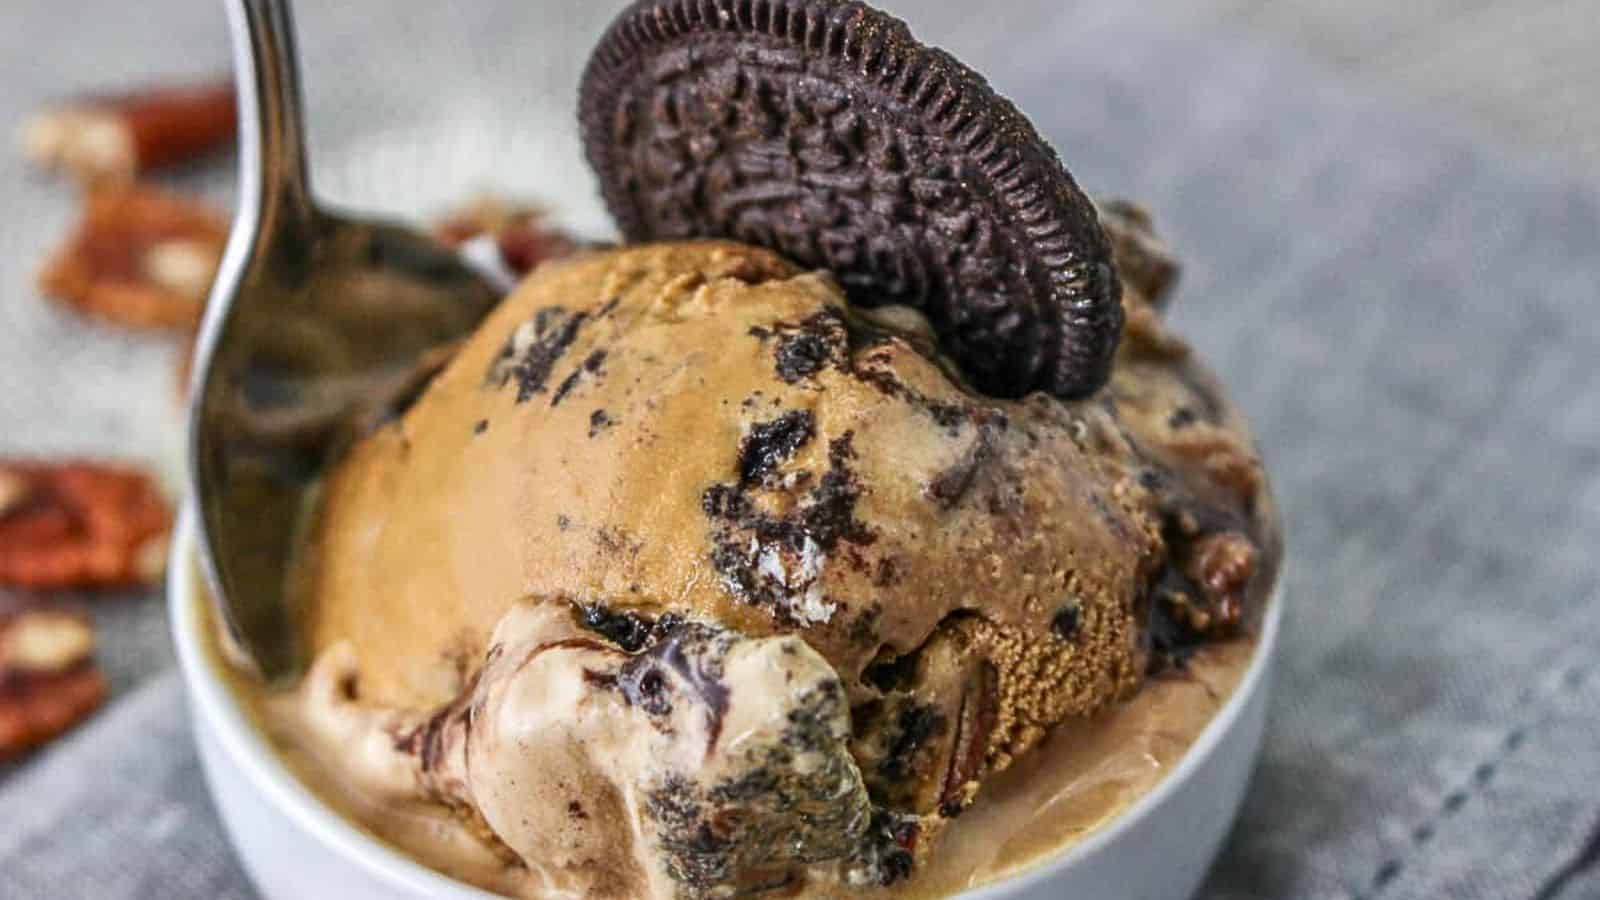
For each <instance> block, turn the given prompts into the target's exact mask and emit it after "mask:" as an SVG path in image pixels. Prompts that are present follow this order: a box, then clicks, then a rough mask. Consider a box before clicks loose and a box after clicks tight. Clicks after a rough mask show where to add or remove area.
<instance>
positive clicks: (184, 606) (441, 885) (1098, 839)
mask: <svg viewBox="0 0 1600 900" xmlns="http://www.w3.org/2000/svg"><path fill="white" fill-rule="evenodd" d="M194 545H195V533H194V510H193V507H192V505H191V504H189V503H185V504H184V507H183V509H182V510H181V511H180V513H179V516H178V522H177V526H176V527H175V528H174V530H173V541H172V549H171V558H170V560H169V563H168V566H167V604H168V611H169V618H170V623H169V624H170V627H171V630H172V637H173V643H174V645H175V647H176V650H177V656H178V662H179V667H180V669H181V670H182V671H183V676H184V683H185V685H186V687H187V689H188V691H189V697H190V700H191V703H192V704H193V707H194V713H195V715H196V716H197V717H198V718H200V719H203V720H205V721H206V722H207V723H208V724H210V725H211V726H212V727H211V728H210V734H211V736H212V737H213V739H214V740H216V741H217V743H218V744H219V745H220V746H221V748H222V749H223V751H224V752H225V753H227V755H228V756H229V758H230V759H231V760H232V761H233V762H234V763H235V764H236V765H237V766H238V767H239V769H240V771H241V772H242V773H243V774H244V775H245V777H246V778H247V779H248V780H249V782H250V784H251V786H252V787H253V788H254V789H255V790H256V791H257V792H258V793H259V794H261V795H263V796H264V797H265V798H266V799H267V800H268V802H270V803H271V804H272V805H273V806H274V808H276V809H277V811H278V812H279V813H280V814H281V815H283V816H284V817H285V818H287V819H289V820H290V821H291V822H294V823H295V824H296V825H298V826H299V827H301V828H303V829H305V831H306V832H308V833H309V834H310V835H311V836H312V837H314V838H315V839H316V840H317V841H318V842H320V843H321V844H323V845H324V846H326V847H329V848H330V849H332V850H333V851H334V852H335V854H336V855H338V856H341V857H343V858H345V859H348V860H351V861H352V862H353V863H354V864H356V865H357V866H359V867H360V868H361V869H362V870H364V871H365V872H367V873H368V874H370V875H372V876H373V877H375V878H377V879H379V880H380V881H381V882H383V883H384V884H385V885H388V886H391V887H394V888H404V889H409V890H413V891H415V890H423V891H426V892H427V893H428V894H429V896H435V897H440V898H446V900H494V898H498V897H500V896H501V895H499V894H494V893H490V892H488V891H485V890H483V889H481V888H477V887H474V886H472V885H468V884H465V883H463V882H461V881H458V880H456V879H454V878H451V877H449V876H447V875H444V874H442V873H440V872H436V871H434V870H433V869H430V868H428V867H427V866H425V865H423V864H422V863H419V862H417V861H415V860H413V859H411V858H410V857H409V856H407V855H406V854H405V853H403V852H402V851H400V850H399V849H398V848H396V847H393V846H390V845H389V844H387V843H384V842H383V841H382V840H380V839H379V838H377V837H376V836H374V835H372V834H370V833H368V832H367V831H365V830H363V829H362V828H360V827H359V826H357V825H355V824H354V823H352V822H350V821H349V820H347V819H346V818H345V817H344V816H342V815H341V814H340V813H338V812H337V811H335V810H334V809H333V808H332V807H331V806H329V805H328V804H327V803H326V802H324V801H323V800H322V799H321V798H320V797H318V796H317V795H316V793H315V792H313V791H312V790H311V789H310V788H309V787H307V786H306V785H305V784H304V783H302V782H301V781H300V779H299V778H297V777H296V776H295V775H294V773H293V772H291V771H290V770H289V768H288V766H287V765H286V764H285V763H284V762H283V760H282V759H281V758H280V757H279V755H278V752H277V751H276V750H274V749H273V748H272V747H271V745H270V744H269V743H268V741H267V738H266V736H265V735H263V734H261V732H260V730H259V729H258V728H257V727H256V725H255V724H254V723H253V722H252V721H251V720H250V717H249V716H248V714H247V713H246V712H245V711H244V708H243V706H242V705H241V703H240V702H239V700H238V698H237V697H236V696H235V695H234V692H233V690H232V689H231V688H230V687H229V686H228V685H227V683H226V680H225V679H224V678H223V677H221V675H220V673H218V672H216V671H215V670H214V663H213V659H212V657H211V654H209V653H207V652H206V650H205V648H204V646H203V644H202V641H201V637H200V635H199V633H198V631H199V620H198V617H197V616H196V614H195V606H196V604H197V603H198V602H199V592H198V591H196V590H195V587H196V582H197V578H198V572H197V571H196V570H195V568H194V566H193V565H191V563H190V560H191V557H192V554H193V552H194ZM1282 593H1283V572H1282V571H1281V567H1280V571H1279V572H1278V573H1277V575H1276V582H1275V584H1274V585H1273V587H1272V590H1271V591H1270V592H1269V594H1268V599H1267V608H1266V611H1265V614H1264V615H1263V617H1262V624H1261V628H1260V632H1259V636H1258V638H1257V641H1256V647H1255V652H1254V653H1253V654H1252V655H1251V659H1250V665H1249V666H1248V667H1247V668H1246V670H1245V673H1244V676H1243V677H1242V678H1241V679H1240V680H1239V683H1238V685H1237V686H1236V687H1235V688H1234V690H1233V693H1232V695H1230V696H1229V697H1228V699H1227V701H1226V702H1225V703H1223V705H1222V708H1221V709H1219V710H1218V711H1217V712H1216V713H1215V714H1214V715H1213V716H1212V717H1211V721H1210V722H1208V723H1206V726H1205V728H1204V729H1202V730H1201V732H1200V734H1199V736H1198V737H1197V738H1196V739H1195V741H1194V743H1192V744H1191V745H1190V746H1189V748H1188V749H1187V750H1185V751H1184V753H1183V756H1182V757H1181V758H1180V759H1179V760H1178V764H1177V765H1176V766H1174V767H1173V768H1172V769H1171V770H1170V771H1169V772H1167V774H1166V775H1165V776H1164V777H1162V778H1161V780H1160V781H1159V782H1158V783H1157V784H1156V785H1155V787H1154V788H1152V789H1151V790H1149V791H1148V792H1146V793H1145V794H1144V795H1143V796H1141V797H1140V798H1139V799H1138V800H1135V801H1134V802H1133V803H1132V804H1131V805H1130V806H1129V807H1128V808H1127V809H1125V810H1123V811H1122V812H1121V813H1120V814H1118V815H1117V816H1116V818H1115V819H1113V820H1112V821H1111V822H1110V823H1108V824H1106V825H1104V826H1103V827H1101V828H1098V829H1096V830H1095V831H1094V832H1093V833H1092V834H1090V835H1089V836H1088V837H1086V838H1084V839H1083V840H1081V841H1079V842H1077V843H1075V844H1073V845H1072V846H1070V847H1067V848H1065V849H1063V850H1061V851H1058V852H1056V853H1054V854H1051V855H1049V856H1046V857H1043V858H1041V859H1038V860H1036V861H1034V862H1032V863H1030V864H1028V865H1026V866H1025V867H1023V868H1022V869H1021V870H1020V871H1018V872H1015V873H1014V874H1012V875H1009V876H1007V877H1005V878H1002V879H1000V880H998V881H993V882H990V883H988V884H984V885H980V886H978V887H975V888H969V889H967V890H964V891H962V892H961V893H959V894H956V895H954V897H953V900H1005V898H1008V897H1010V896H1012V895H1013V894H1015V893H1016V892H1019V891H1025V890H1027V889H1028V888H1032V887H1038V886H1039V885H1041V884H1044V883H1046V882H1048V881H1049V880H1050V879H1052V878H1054V877H1056V876H1058V875H1059V874H1060V873H1061V872H1063V871H1066V870H1068V869H1070V868H1072V867H1073V866H1074V865H1077V864H1078V863H1080V862H1081V861H1082V860H1084V859H1087V858H1088V857H1091V856H1093V855H1095V854H1097V853H1099V852H1101V851H1102V850H1103V849H1104V848H1106V847H1108V846H1110V845H1112V844H1113V843H1115V842H1116V841H1117V840H1119V839H1120V838H1121V837H1122V835H1124V834H1125V833H1127V832H1128V831H1129V830H1130V829H1132V828H1134V827H1135V826H1136V825H1137V824H1138V823H1139V822H1141V821H1143V820H1144V819H1146V818H1148V817H1150V816H1151V815H1154V814H1155V812H1156V811H1157V810H1158V809H1159V808H1160V807H1162V806H1163V805H1165V804H1166V803H1167V801H1168V800H1169V798H1171V796H1172V795H1173V794H1174V793H1176V792H1177V791H1178V790H1179V788H1180V787H1181V786H1182V785H1183V784H1184V783H1186V782H1188V781H1189V780H1190V779H1192V778H1193V777H1195V773H1196V772H1197V771H1198V770H1199V769H1200V768H1201V766H1203V765H1204V764H1205V762H1206V761H1207V760H1208V759H1209V758H1210V757H1211V756H1212V755H1213V754H1214V753H1215V752H1216V750H1217V747H1218V745H1219V744H1220V743H1222V741H1223V740H1224V739H1225V738H1226V736H1227V735H1228V734H1229V733H1230V732H1231V731H1232V730H1233V729H1234V727H1235V726H1237V724H1238V722H1239V719H1240V718H1241V716H1242V715H1243V713H1244V710H1245V708H1246V706H1247V705H1248V704H1249V702H1250V700H1251V698H1252V697H1254V696H1255V695H1256V694H1257V693H1258V692H1260V691H1261V690H1262V689H1263V688H1264V687H1265V684H1266V681H1267V678H1268V673H1269V671H1270V669H1271V663H1272V660H1273V658H1274V657H1275V655H1276V650H1277V642H1278V632H1279V629H1280V627H1281V624H1282V620H1283V607H1284V604H1283V597H1282Z"/></svg>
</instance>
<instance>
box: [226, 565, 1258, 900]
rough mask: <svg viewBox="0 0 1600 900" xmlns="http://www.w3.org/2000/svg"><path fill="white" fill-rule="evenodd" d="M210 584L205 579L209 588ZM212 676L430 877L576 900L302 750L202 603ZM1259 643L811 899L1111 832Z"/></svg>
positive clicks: (963, 870) (1003, 860)
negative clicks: (902, 860)
mask: <svg viewBox="0 0 1600 900" xmlns="http://www.w3.org/2000/svg"><path fill="white" fill-rule="evenodd" d="M197 581H198V579H197ZM198 610H199V612H198V616H199V617H200V622H199V626H200V631H201V633H202V635H203V636H204V639H205V644H206V649H207V652H208V655H209V656H210V661H211V663H212V666H213V668H214V669H215V670H217V671H218V672H221V673H224V679H225V681H226V683H227V684H228V686H229V688H230V690H231V691H232V693H233V694H234V696H235V697H236V698H238V700H239V701H240V703H241V705H242V706H243V707H244V708H245V710H246V711H247V713H248V714H249V716H250V719H251V721H252V722H253V723H254V724H255V726H256V728H257V729H258V730H259V731H260V732H261V733H262V734H263V735H265V736H266V737H267V739H268V741H269V743H270V744H271V745H272V747H273V748H274V749H275V750H276V751H277V752H278V755H279V757H280V758H281V759H282V760H283V761H284V763H285V765H287V766H288V768H289V770H290V771H291V772H292V773H293V774H294V775H295V777H296V778H298V779H299V780H300V781H301V783H303V784H305V785H306V786H307V787H309V788H310V789H311V790H312V791H313V792H314V793H315V794H316V795H317V796H318V797H320V798H321V799H322V800H323V801H325V802H326V803H327V804H328V805H329V806H331V807H332V808H333V809H334V810H336V811H337V812H338V813H339V814H340V815H341V816H343V817H344V818H345V819H346V820H348V821H349V822H350V823H351V824H353V825H355V826H356V827H357V828H360V829H361V830H362V831H364V832H366V833H367V834H369V835H371V836H373V837H375V838H377V839H378V840H379V841H381V842H383V843H385V844H388V845H390V846H391V847H393V848H395V849H396V850H398V851H399V852H401V853H402V854H404V855H407V856H409V857H411V858H413V859H415V860H417V861H418V862H421V863H422V864H424V865H427V866H428V867H430V868H432V869H435V870H438V871H440V872H443V873H445V874H447V875H450V876H452V877H454V878H457V879H459V880H462V881H465V882H469V883H472V884H475V885H478V886H480V887H482V888H485V889H487V890H490V891H494V892H497V893H502V894H505V895H507V896H511V897H522V898H530V900H553V898H557V897H561V898H566V897H569V896H570V895H569V894H567V893H566V892H555V893H552V892H551V891H549V890H546V888H545V886H543V885H540V884H536V883H533V879H532V878H531V877H530V876H529V875H528V873H527V872H526V871H523V870H521V869H518V868H514V867H509V866H507V865H506V863H505V861H504V860H502V859H500V858H499V857H497V856H496V855H495V854H494V853H493V852H491V851H490V850H488V849H486V848H485V846H484V845H483V844H482V843H480V842H479V841H477V840H476V839H474V838H473V837H472V836H471V835H470V834H469V833H468V832H467V831H466V830H465V829H464V828H462V827H461V824H460V823H459V821H458V820H456V819H455V818H454V817H452V816H451V815H450V814H449V813H447V812H443V811H441V810H440V809H439V808H437V807H434V806H431V805H427V804H421V803H415V804H407V805H404V806H402V807H399V808H397V807H396V805H395V804H393V803H387V802H386V803H383V804H381V805H380V804H378V803H376V802H374V801H372V800H371V799H370V798H365V797H362V796H361V795H360V794H359V793H358V792H356V791H354V790H351V789H350V788H349V787H348V786H346V785H345V784H344V782H343V780H342V778H341V776H340V770H341V762H342V761H341V760H339V759H325V758H319V757H318V756H317V755H316V754H315V753H314V752H312V750H311V748H310V747H309V746H308V745H306V744H304V743H302V742H298V741H296V740H295V737H294V733H293V728H292V727H291V726H290V722H291V721H292V716H291V715H288V709H287V707H288V705H289V703H288V701H289V700H290V698H291V697H292V696H293V695H292V694H291V693H288V692H283V691H272V690H268V689H267V688H265V687H264V686H263V685H261V684H260V683H259V682H257V681H255V680H254V679H253V678H251V677H249V676H247V675H244V674H242V673H240V672H239V671H238V670H237V669H235V668H234V667H233V666H231V665H229V664H228V663H227V662H226V661H225V659H224V656H223V653H222V649H221V645H220V640H219V638H218V629H217V628H216V627H215V621H214V619H213V613H212V611H211V608H210V604H209V603H201V604H198ZM1254 649H1255V642H1254V640H1252V639H1239V640H1234V641H1230V642H1226V643H1220V644H1213V645H1209V646H1206V647H1202V648H1201V649H1200V650H1199V652H1197V653H1196V654H1195V656H1194V657H1193V658H1192V659H1191V660H1190V662H1189V666H1188V668H1187V669H1186V670H1185V671H1183V672H1181V673H1174V674H1167V675H1162V676H1158V677H1155V678H1151V679H1148V680H1147V681H1146V682H1145V683H1144V685H1143V687H1141V688H1140V690H1139V692H1138V693H1137V694H1136V695H1134V697H1133V698H1132V699H1130V700H1128V701H1127V702H1125V703H1122V704H1119V705H1117V706H1115V707H1112V708H1110V709H1107V710H1104V711H1102V712H1101V713H1099V714H1097V715H1095V716H1093V717H1090V718H1088V719H1085V720H1081V721H1076V722H1072V723H1069V724H1067V725H1064V726H1062V727H1060V728H1058V729H1056V731H1055V732H1053V733H1052V734H1051V735H1050V736H1049V737H1048V738H1047V739H1046V740H1045V741H1044V742H1043V743H1042V744H1040V745H1039V746H1038V747H1037V748H1036V749H1035V750H1034V751H1033V752H1031V753H1029V754H1028V755H1026V756H1024V757H1023V758H1022V759H1020V760H1018V761H1017V763H1016V764H1014V765H1013V766H1012V767H1011V768H1010V769H1008V770H1007V771H1005V772H1003V773H1001V774H999V775H997V776H995V777H994V778H992V779H991V780H989V781H988V782H987V783H985V785H984V788H983V792H982V793H981V794H979V797H978V801H977V803H975V804H974V805H973V806H972V807H971V808H969V809H968V810H967V811H966V812H964V813H962V815H961V817H960V818H958V819H956V820H955V821H954V822H952V823H951V824H950V825H949V826H948V827H947V828H946V829H945V831H944V833H943V834H942V835H940V836H939V838H938V846H937V848H936V850H935V852H934V853H933V854H932V856H931V857H929V859H928V860H927V863H926V864H925V865H924V866H923V868H922V869H921V870H920V871H919V872H917V873H916V874H915V875H914V876H913V877H912V878H911V879H910V880H909V881H906V882H902V883H900V884H897V885H894V886H892V887H889V888H882V889H873V890H854V889H848V888H840V887H825V886H816V887H813V888H812V889H811V890H810V891H808V892H807V893H806V894H805V895H804V896H810V897H836V896H837V897H845V896H849V897H860V896H870V897H884V898H889V897H893V898H907V900H913V898H914V900H923V898H930V900H931V898H936V897H947V896H950V895H952V894H956V893H959V892H960V891H963V890H966V889H969V888H976V887H980V886H983V885H986V884H989V883H991V882H994V881H998V880H1001V879H1003V878H1006V877H1009V876H1012V875H1016V874H1019V873H1021V872H1024V871H1026V870H1027V869H1029V868H1032V867H1033V866H1035V865H1038V864H1040V863H1043V862H1045V861H1047V859H1048V858H1049V857H1052V856H1054V855H1056V854H1058V853H1060V852H1062V851H1063V850H1066V849H1067V848H1069V847H1072V846H1073V845H1075V844H1077V843H1079V842H1080V841H1082V840H1084V839H1085V838H1087V837H1088V836H1089V835H1091V834H1093V833H1094V832H1095V831H1096V830H1098V829H1099V828H1101V827H1104V826H1106V825H1108V824H1109V823H1110V822H1111V821H1112V820H1114V819H1115V818H1116V817H1117V816H1119V815H1120V814H1122V813H1123V812H1124V811H1125V810H1127V809H1128V807H1130V806H1131V805H1133V803H1134V802H1136V801H1137V800H1138V799H1139V798H1140V797H1142V796H1144V795H1145V794H1147V793H1149V792H1150V791H1151V790H1152V789H1154V788H1155V787H1156V785H1157V784H1159V783H1160V782H1161V780H1162V779H1163V778H1164V777H1165V776H1166V775H1167V774H1168V773H1169V772H1170V771H1171V770H1172V769H1173V768H1174V767H1176V766H1177V764H1178V761H1179V760H1180V759H1181V758H1182V757H1183V754H1184V753H1185V752H1186V751H1187V750H1188V749H1189V748H1190V747H1191V746H1192V745H1193V744H1194V742H1195V740H1196V739H1197V738H1198V737H1199V736H1200V733H1201V732H1202V731H1204V730H1205V727H1206V725H1207V724H1209V723H1210V722H1211V720H1212V718H1213V717H1214V716H1215V715H1216V713H1217V712H1218V711H1219V710H1220V709H1221V708H1222V706H1223V705H1224V704H1225V703H1226V702H1227V700H1228V698H1229V697H1230V696H1231V695H1232V694H1233V691H1234V690H1235V688H1237V686H1238V684H1239V682H1240V681H1241V680H1242V678H1243V676H1244V673H1245V672H1246V670H1247V669H1248V668H1249V665H1250V661H1251V657H1252V654H1253V651H1254Z"/></svg>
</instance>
